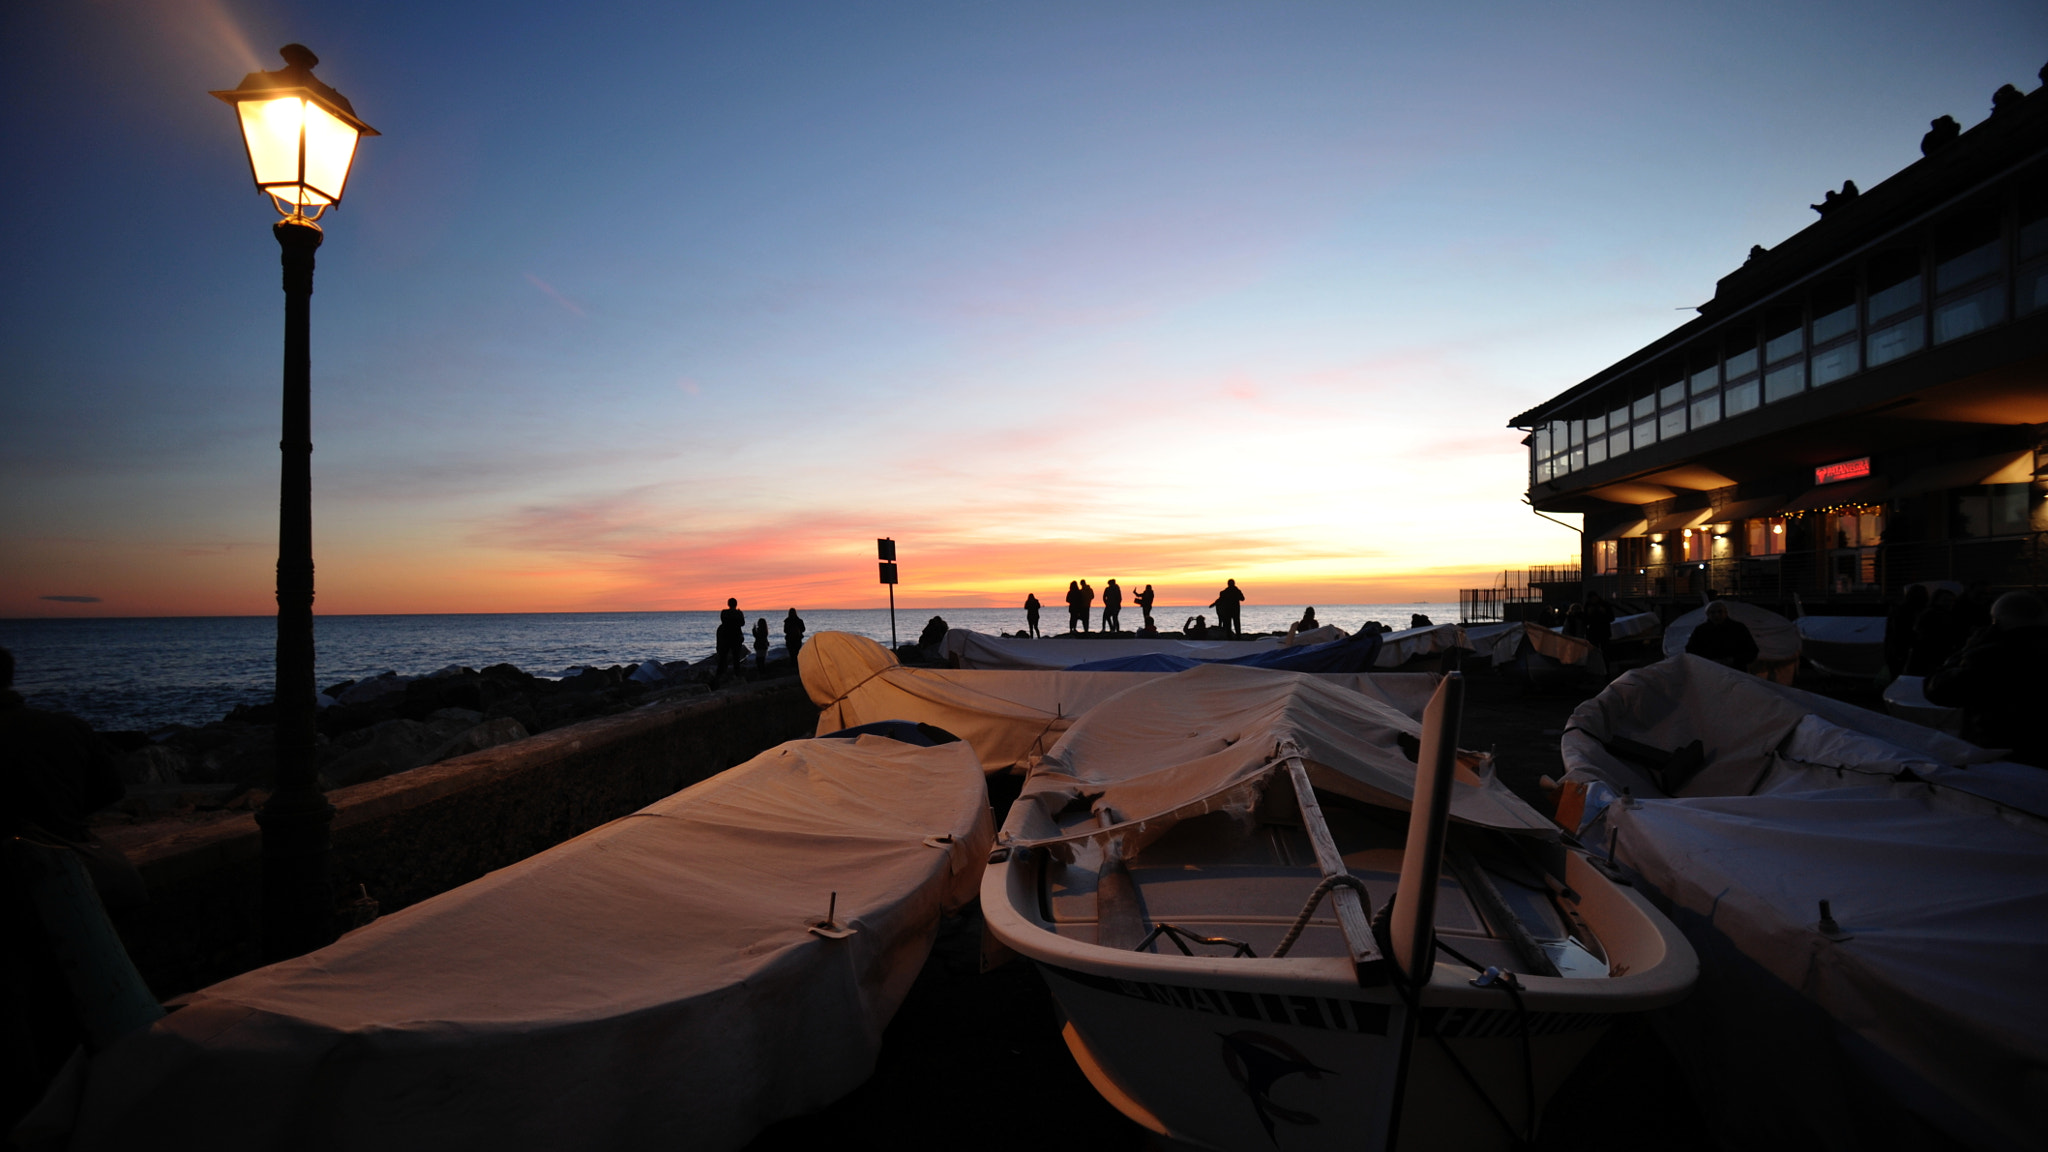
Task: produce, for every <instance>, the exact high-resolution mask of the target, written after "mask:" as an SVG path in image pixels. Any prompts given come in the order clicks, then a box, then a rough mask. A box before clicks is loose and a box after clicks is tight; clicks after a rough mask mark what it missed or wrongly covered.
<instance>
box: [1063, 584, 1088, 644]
mask: <svg viewBox="0 0 2048 1152" xmlns="http://www.w3.org/2000/svg"><path fill="white" fill-rule="evenodd" d="M1087 615H1088V609H1087V607H1086V606H1084V605H1083V604H1082V603H1081V582H1080V581H1079V580H1069V581H1067V631H1068V632H1070V633H1071V632H1079V631H1080V630H1081V625H1083V624H1085V623H1087Z"/></svg>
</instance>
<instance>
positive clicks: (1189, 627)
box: [1180, 616, 1209, 639]
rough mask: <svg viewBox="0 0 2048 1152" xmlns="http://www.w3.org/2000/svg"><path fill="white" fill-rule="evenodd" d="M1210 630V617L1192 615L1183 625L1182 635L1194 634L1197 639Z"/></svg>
mask: <svg viewBox="0 0 2048 1152" xmlns="http://www.w3.org/2000/svg"><path fill="white" fill-rule="evenodd" d="M1208 632H1209V618H1208V617H1206V616H1190V617H1188V622H1187V623H1186V624H1183V625H1181V628H1180V634H1181V635H1183V636H1193V637H1195V638H1197V639H1200V638H1201V637H1203V636H1205V635H1207V634H1208Z"/></svg>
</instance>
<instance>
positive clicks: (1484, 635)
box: [1389, 620, 1594, 666]
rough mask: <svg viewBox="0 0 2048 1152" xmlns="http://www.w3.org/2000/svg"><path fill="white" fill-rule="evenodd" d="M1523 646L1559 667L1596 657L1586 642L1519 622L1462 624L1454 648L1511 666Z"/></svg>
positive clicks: (1548, 629) (1538, 626)
mask: <svg viewBox="0 0 2048 1152" xmlns="http://www.w3.org/2000/svg"><path fill="white" fill-rule="evenodd" d="M1392 635H1398V633H1394V634H1390V635H1389V638H1391V636H1392ZM1524 644H1527V645H1528V646H1529V648H1530V649H1531V650H1533V651H1535V652H1537V653H1540V654H1541V655H1544V656H1548V657H1550V658H1551V659H1552V660H1555V661H1557V662H1558V663H1560V664H1569V665H1574V666H1576V665H1581V664H1584V663H1586V662H1587V661H1589V660H1591V659H1592V658H1593V655H1594V653H1593V645H1592V644H1591V643H1590V642H1589V641H1587V640H1584V639H1582V638H1580V637H1577V636H1567V635H1565V634H1564V633H1562V632H1559V631H1557V630H1556V629H1554V628H1545V627H1544V626H1543V625H1541V624H1529V623H1525V622H1523V621H1520V620H1515V621H1510V622H1508V623H1505V624H1466V625H1463V626H1462V627H1460V628H1459V635H1458V638H1457V642H1456V644H1455V645H1454V646H1455V647H1459V648H1465V649H1469V650H1470V651H1471V652H1472V654H1473V656H1474V658H1476V659H1480V660H1484V661H1486V662H1487V663H1489V664H1495V665H1499V664H1507V663H1510V662H1512V661H1513V660H1514V659H1515V657H1517V656H1519V655H1521V652H1522V646H1523V645H1524Z"/></svg>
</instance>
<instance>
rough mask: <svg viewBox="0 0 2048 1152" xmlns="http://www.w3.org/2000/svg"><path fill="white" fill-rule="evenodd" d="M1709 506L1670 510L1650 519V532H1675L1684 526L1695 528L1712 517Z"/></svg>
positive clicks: (1712, 513)
mask: <svg viewBox="0 0 2048 1152" xmlns="http://www.w3.org/2000/svg"><path fill="white" fill-rule="evenodd" d="M1713 517H1714V512H1713V509H1711V508H1689V509H1687V510H1685V511H1683V512H1670V513H1666V514H1665V515H1662V516H1659V517H1657V518H1656V519H1655V520H1652V521H1650V528H1649V530H1650V531H1652V532H1677V531H1679V530H1681V529H1685V528H1697V527H1699V526H1700V525H1702V524H1705V523H1706V522H1707V521H1708V520H1711V519H1713Z"/></svg>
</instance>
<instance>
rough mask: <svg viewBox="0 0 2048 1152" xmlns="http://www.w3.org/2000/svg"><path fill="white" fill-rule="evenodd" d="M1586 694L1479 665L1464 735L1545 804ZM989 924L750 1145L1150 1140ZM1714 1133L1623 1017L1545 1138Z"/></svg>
mask: <svg viewBox="0 0 2048 1152" xmlns="http://www.w3.org/2000/svg"><path fill="white" fill-rule="evenodd" d="M1582 697H1583V692H1580V693H1572V692H1569V691H1565V692H1562V693H1535V692H1530V691H1528V690H1526V689H1525V688H1522V687H1518V686H1517V685H1515V684H1513V683H1511V682H1508V681H1505V680H1502V679H1499V678H1496V677H1493V676H1491V675H1481V676H1476V677H1474V678H1473V679H1472V680H1471V681H1470V691H1469V694H1468V702H1467V708H1466V715H1465V724H1464V728H1463V733H1462V737H1461V739H1460V741H1459V743H1460V744H1461V745H1463V746H1465V747H1468V748H1491V749H1493V750H1494V753H1495V755H1496V758H1497V763H1498V770H1499V771H1500V773H1501V775H1502V779H1503V780H1504V781H1505V782H1506V783H1508V785H1509V786H1510V787H1512V788H1514V789H1515V790H1516V791H1517V792H1519V793H1521V794H1522V795H1523V796H1524V798H1525V799H1528V800H1530V801H1531V802H1532V803H1537V804H1538V807H1539V810H1542V811H1548V805H1547V804H1544V803H1543V802H1542V801H1541V799H1540V797H1539V795H1538V790H1537V787H1536V781H1537V779H1538V778H1539V777H1541V776H1543V775H1545V774H1550V775H1553V776H1554V775H1557V774H1559V773H1561V771H1562V767H1561V764H1560V761H1559V759H1558V751H1557V743H1558V736H1559V734H1560V733H1561V732H1562V730H1563V728H1564V726H1565V719H1566V717H1568V716H1569V715H1570V714H1571V710H1572V709H1573V708H1574V707H1576V706H1577V704H1578V703H1579V700H1580V699H1581V698H1582ZM1011 794H1014V786H1012V789H1011ZM997 799H998V803H999V806H1003V807H1006V806H1007V805H1006V804H1004V803H1003V797H1001V796H998V798H997ZM979 935H980V922H979V918H978V916H977V915H976V914H974V913H973V912H971V911H970V913H969V914H967V915H964V916H962V917H960V918H959V919H958V920H957V921H956V922H953V923H949V924H948V925H947V926H946V927H945V929H944V931H943V932H942V934H941V938H940V941H939V945H938V946H937V947H936V948H935V949H934V950H933V955H932V959H931V961H930V962H929V963H928V964H926V966H925V970H924V972H923V973H922V974H921V975H920V976H919V978H918V981H917V983H916V985H915V986H913V987H912V989H911V991H910V996H909V998H908V999H907V1000H906V1001H905V1002H904V1005H903V1008H902V1010H901V1011H899V1012H898V1013H897V1015H896V1019H895V1021H894V1022H893V1023H892V1024H891V1025H890V1026H889V1030H888V1033H887V1035H886V1037H885V1039H884V1041H883V1046H882V1053H881V1058H880V1061H879V1063H878V1065H877V1067H876V1070H875V1074H874V1076H873V1077H872V1078H870V1079H869V1080H868V1081H867V1083H865V1084H863V1085H862V1086H861V1087H860V1088H858V1089H857V1090H855V1091H854V1092H853V1093H852V1094H851V1095H849V1096H847V1097H845V1098H844V1099H842V1100H840V1101H839V1102H838V1103H836V1104H834V1105H833V1106H832V1107H830V1108H827V1109H825V1110H824V1111H822V1112H819V1113H816V1114H814V1115H811V1116H805V1117H799V1118H797V1119H795V1120H790V1121H787V1122H785V1123H782V1124H779V1125H776V1126H775V1127H773V1128H771V1129H769V1130H768V1131H767V1132H765V1133H763V1134H762V1135H761V1136H760V1138H759V1139H757V1140H756V1141H755V1143H754V1144H753V1146H752V1147H753V1149H754V1152H779V1150H781V1149H792V1150H794V1149H805V1150H808V1149H814V1148H818V1147H821V1146H828V1145H830V1144H832V1143H843V1142H848V1141H852V1142H855V1143H859V1144H875V1145H883V1144H887V1145H892V1146H903V1147H919V1146H931V1145H936V1144H938V1143H939V1142H941V1141H944V1142H947V1143H953V1142H959V1143H960V1144H961V1145H962V1146H964V1147H971V1148H975V1149H1011V1148H1016V1149H1024V1148H1057V1149H1061V1150H1067V1149H1072V1150H1076V1152H1089V1150H1094V1149H1116V1150H1126V1149H1128V1150H1133V1152H1135V1150H1139V1149H1149V1148H1152V1147H1153V1146H1154V1145H1153V1144H1152V1143H1151V1142H1150V1136H1149V1134H1148V1133H1147V1132H1145V1131H1144V1130H1143V1129H1141V1128H1139V1127H1138V1126H1137V1125H1135V1124H1133V1123H1131V1122H1130V1121H1128V1120H1126V1119H1124V1117H1123V1116H1122V1115H1120V1114H1119V1113H1117V1112H1116V1111H1115V1110H1114V1109H1112V1108H1111V1107H1109V1105H1108V1104H1106V1103H1104V1102H1103V1100H1102V1098H1101V1097H1100V1096H1098V1095H1096V1093H1095V1091H1094V1090H1093V1089H1092V1088H1090V1087H1089V1086H1088V1082H1087V1081H1086V1080H1085V1079H1083V1078H1082V1076H1081V1072H1080V1070H1079V1069H1078V1068H1077V1067H1076V1066H1075V1064H1074V1061H1073V1059H1072V1058H1071V1057H1070V1056H1069V1055H1068V1054H1067V1050H1066V1045H1065V1044H1064V1043H1062V1042H1061V1040H1060V1036H1059V1023H1058V1018H1057V1013H1056V1009H1055V1008H1054V1006H1053V1003H1052V999H1051V997H1050V996H1049V995H1048V994H1047V992H1046V988H1045V984H1044V982H1043V981H1042V980H1041V979H1040V978H1039V976H1038V973H1037V971H1036V970H1035V969H1033V968H1032V967H1031V965H1029V964H1028V963H1025V962H1023V961H1021V960H1020V961H1013V962H1012V963H1010V964H1008V965H1005V966H1004V967H1002V968H999V969H997V970H995V971H994V972H990V973H986V974H981V973H977V971H976V967H977V956H978V948H979ZM1709 1146H1710V1145H1709V1143H1708V1142H1707V1140H1706V1138H1705V1137H1704V1135H1702V1125H1701V1122H1700V1120H1699V1111H1698V1108H1697V1107H1696V1106H1695V1105H1694V1103H1693V1101H1692V1099H1691V1098H1690V1096H1689V1095H1688V1094H1687V1092H1686V1089H1685V1086H1684V1084H1683V1082H1682V1080H1681V1078H1680V1076H1679V1072H1678V1068H1677V1065H1676V1064H1675V1063H1674V1062H1673V1061H1672V1059H1671V1057H1670V1056H1669V1054H1668V1053H1667V1052H1666V1051H1665V1050H1664V1048H1663V1047H1662V1045H1661V1043H1660V1042H1659V1041H1658V1040H1657V1038H1656V1036H1655V1035H1654V1033H1653V1032H1652V1031H1651V1030H1650V1027H1649V1025H1648V1024H1647V1022H1645V1021H1643V1020H1641V1019H1629V1020H1626V1021H1624V1022H1623V1023H1621V1024H1619V1025H1617V1026H1616V1027H1614V1028H1612V1029H1610V1030H1609V1032H1608V1033H1607V1035H1606V1036H1605V1037H1604V1038H1602V1040H1601V1041H1600V1043H1599V1045H1598V1046H1597V1047H1595V1048H1594V1050H1593V1051H1592V1053H1591V1054H1590V1055H1589V1056H1588V1057H1587V1059H1586V1061H1585V1063H1584V1064H1582V1065H1581V1066H1580V1068H1579V1071H1578V1073H1577V1075H1576V1076H1575V1077H1574V1078H1573V1079H1572V1081H1571V1082H1570V1083H1568V1084H1567V1085H1566V1086H1565V1087H1564V1088H1563V1089H1562V1090H1561V1091H1560V1092H1559V1094H1558V1095H1557V1096H1556V1097H1555V1098H1554V1099H1553V1100H1552V1101H1551V1104H1550V1106H1549V1108H1548V1110H1547V1111H1546V1113H1545V1116H1544V1120H1543V1125H1542V1130H1541V1133H1540V1138H1539V1139H1538V1141H1537V1143H1536V1145H1535V1147H1536V1148H1537V1149H1544V1150H1549V1149H1555V1150H1558V1152H1564V1150H1567V1149H1568V1150H1570V1152H1606V1150H1609V1149H1613V1150H1616V1152H1619V1150H1622V1149H1630V1150H1633V1149H1641V1148H1662V1149H1675V1150H1678V1152H1686V1150H1690V1149H1706V1148H1708V1147H1709Z"/></svg>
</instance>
